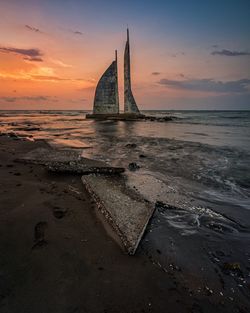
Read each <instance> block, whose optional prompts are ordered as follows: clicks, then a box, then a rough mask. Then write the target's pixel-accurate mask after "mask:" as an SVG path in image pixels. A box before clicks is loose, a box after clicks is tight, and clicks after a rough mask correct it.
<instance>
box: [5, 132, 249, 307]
mask: <svg viewBox="0 0 250 313" xmlns="http://www.w3.org/2000/svg"><path fill="white" fill-rule="evenodd" d="M46 145H47V144H46V143H45V142H43V141H36V142H29V141H22V140H16V139H15V138H9V137H6V136H1V137H0V160H1V163H0V174H1V175H0V199H1V200H0V255H1V258H0V312H1V313H7V312H8V313H17V312H18V313H27V312H32V313H35V312H36V313H44V312H46V313H50V312H51V313H57V312H58V313H59V312H60V313H62V312H68V313H73V312H131V313H132V312H133V313H134V312H210V313H211V312H228V310H229V309H230V301H229V302H225V303H221V302H220V303H218V301H214V300H213V298H211V295H210V294H209V290H208V291H207V295H204V294H202V296H200V297H198V296H193V295H192V293H190V290H188V288H186V282H185V279H189V277H188V276H187V277H186V278H185V275H184V276H183V275H182V278H180V275H178V274H175V272H165V271H164V270H163V269H161V268H160V267H159V266H157V264H155V262H154V261H153V260H152V258H151V257H148V256H147V255H146V254H145V253H143V251H142V250H140V249H139V251H138V252H137V254H136V255H135V256H133V257H131V256H128V255H126V254H125V253H124V252H122V250H121V249H120V247H119V246H118V245H117V243H116V242H115V241H114V240H113V239H112V238H111V237H110V235H109V234H108V233H107V232H106V230H105V228H104V227H103V225H102V222H101V220H100V219H98V217H97V216H96V213H95V204H94V202H93V201H92V199H90V197H89V196H88V194H87V192H86V190H85V189H84V187H83V185H82V183H81V179H80V176H77V175H62V174H60V175H58V174H49V173H48V172H47V171H46V170H45V169H44V168H43V167H42V166H39V165H29V164H22V163H16V162H15V159H16V158H18V157H19V156H20V155H22V154H23V153H25V152H28V151H30V150H32V149H34V148H38V147H45V146H46ZM183 277H184V278H183ZM192 284H193V285H195V281H193V282H192ZM249 290H250V289H249ZM231 308H232V310H231V312H247V303H246V302H245V303H236V304H234V305H232V306H231Z"/></svg>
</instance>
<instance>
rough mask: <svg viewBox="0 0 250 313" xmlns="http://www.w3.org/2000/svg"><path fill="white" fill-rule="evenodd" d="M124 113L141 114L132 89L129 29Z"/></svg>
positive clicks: (126, 52)
mask: <svg viewBox="0 0 250 313" xmlns="http://www.w3.org/2000/svg"><path fill="white" fill-rule="evenodd" d="M124 113H140V111H139V109H138V107H137V104H136V102H135V99H134V96H133V93H132V89H131V74H130V46H129V29H128V28H127V42H126V46H125V52H124Z"/></svg>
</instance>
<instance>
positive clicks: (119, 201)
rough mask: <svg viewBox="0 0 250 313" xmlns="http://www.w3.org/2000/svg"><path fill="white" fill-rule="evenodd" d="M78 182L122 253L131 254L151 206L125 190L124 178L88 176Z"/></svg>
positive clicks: (141, 232) (136, 245)
mask: <svg viewBox="0 0 250 313" xmlns="http://www.w3.org/2000/svg"><path fill="white" fill-rule="evenodd" d="M82 182H83V184H84V185H85V187H86V189H87V191H88V192H89V194H90V195H91V196H92V197H93V199H94V200H95V202H96V204H97V207H98V209H99V210H100V211H101V212H102V213H103V215H104V216H105V218H106V220H107V221H108V222H109V224H110V225H111V227H112V228H113V229H114V230H115V232H116V233H117V234H118V236H119V238H120V240H121V243H122V245H123V246H124V248H125V250H126V251H127V252H128V254H131V255H133V254H134V253H135V252H136V249H137V247H138V245H139V243H140V240H141V238H142V236H143V234H144V231H145V229H146V227H147V224H148V222H149V220H150V218H151V216H152V215H153V213H154V210H155V208H154V206H152V205H150V204H149V203H148V202H146V201H145V200H144V199H143V198H142V197H141V196H140V194H138V193H137V192H136V191H135V190H132V189H131V188H129V187H127V186H126V184H125V182H124V179H114V178H113V179H111V178H110V177H105V176H98V175H93V174H92V175H89V176H83V177H82Z"/></svg>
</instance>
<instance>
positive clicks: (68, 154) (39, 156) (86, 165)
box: [16, 148, 125, 175]
mask: <svg viewBox="0 0 250 313" xmlns="http://www.w3.org/2000/svg"><path fill="white" fill-rule="evenodd" d="M16 161H17V162H23V163H32V164H40V165H45V166H46V167H47V169H48V170H49V171H51V172H56V173H75V174H82V175H84V174H90V173H97V174H109V175H114V174H120V173H123V172H124V171H125V169H124V168H122V167H113V166H110V165H108V164H106V163H105V162H102V161H98V160H93V159H88V158H84V157H82V156H81V155H80V153H79V152H77V151H72V150H56V149H52V148H48V149H47V148H38V149H35V150H32V151H30V152H28V153H27V154H25V155H24V156H22V157H21V158H19V159H17V160H16Z"/></svg>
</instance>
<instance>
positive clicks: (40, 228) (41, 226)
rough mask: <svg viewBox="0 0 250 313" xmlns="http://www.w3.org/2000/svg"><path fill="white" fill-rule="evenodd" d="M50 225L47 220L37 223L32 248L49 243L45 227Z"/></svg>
mask: <svg viewBox="0 0 250 313" xmlns="http://www.w3.org/2000/svg"><path fill="white" fill-rule="evenodd" d="M47 227H48V223H47V222H39V223H37V224H36V226H35V229H34V241H35V243H34V245H33V247H32V249H34V248H37V247H42V246H44V245H46V244H47V241H46V240H45V229H46V228H47Z"/></svg>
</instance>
